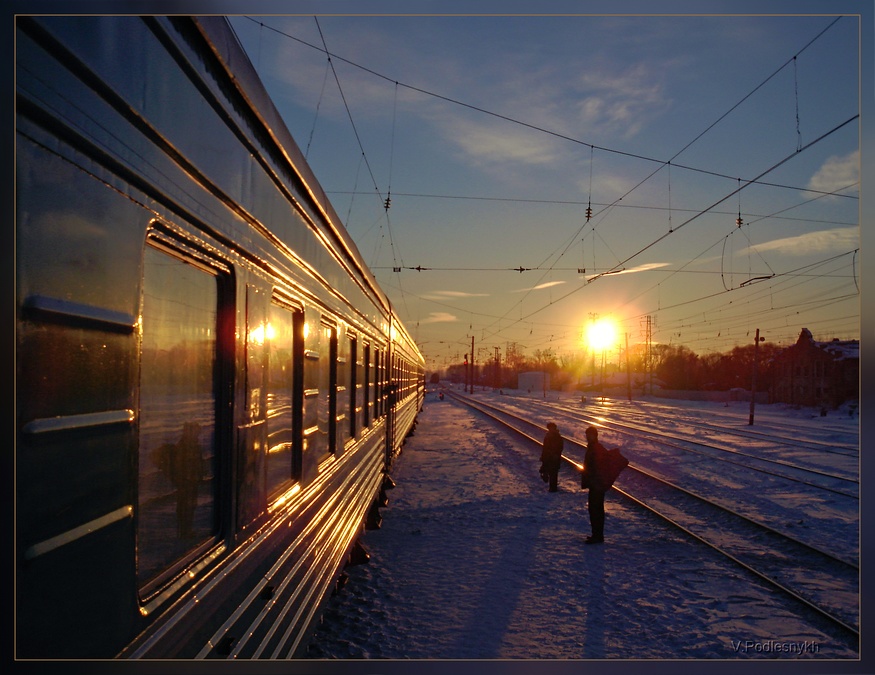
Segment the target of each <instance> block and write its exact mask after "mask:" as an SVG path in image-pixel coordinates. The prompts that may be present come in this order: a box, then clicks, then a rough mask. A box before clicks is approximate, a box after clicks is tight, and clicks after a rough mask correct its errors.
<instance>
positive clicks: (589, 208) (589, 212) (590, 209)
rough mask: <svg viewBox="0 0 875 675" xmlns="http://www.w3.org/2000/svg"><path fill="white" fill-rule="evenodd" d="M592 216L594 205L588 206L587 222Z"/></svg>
mask: <svg viewBox="0 0 875 675" xmlns="http://www.w3.org/2000/svg"><path fill="white" fill-rule="evenodd" d="M590 218H592V207H591V206H587V207H586V222H589V219H590Z"/></svg>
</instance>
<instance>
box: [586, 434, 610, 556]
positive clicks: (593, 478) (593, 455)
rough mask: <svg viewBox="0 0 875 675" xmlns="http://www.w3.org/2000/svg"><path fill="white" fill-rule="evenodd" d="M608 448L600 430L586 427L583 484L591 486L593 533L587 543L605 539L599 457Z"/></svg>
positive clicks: (602, 488)
mask: <svg viewBox="0 0 875 675" xmlns="http://www.w3.org/2000/svg"><path fill="white" fill-rule="evenodd" d="M606 452H607V450H606V449H605V446H603V445H602V444H601V443H600V442H599V430H598V429H596V428H595V427H587V429H586V454H585V455H584V456H583V478H582V479H581V486H582V487H587V488H589V499H588V502H587V510H588V511H589V524H590V527H591V528H592V534H591V535H590V536H588V537H587V538H586V543H587V544H601V543H602V542H604V540H605V492H606V490H605V489H604V487H603V485H602V484H601V481H600V478H599V457H604V456H605V453H606Z"/></svg>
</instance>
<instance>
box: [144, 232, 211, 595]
mask: <svg viewBox="0 0 875 675" xmlns="http://www.w3.org/2000/svg"><path fill="white" fill-rule="evenodd" d="M143 274H144V276H143V306H142V343H141V344H142V346H141V366H140V452H139V497H138V506H139V511H138V519H137V524H138V525H137V536H138V552H139V553H138V565H137V575H138V580H139V582H140V584H141V585H142V584H145V583H146V582H148V581H150V580H151V579H154V578H156V577H157V576H159V575H160V573H161V572H163V571H165V570H167V569H169V568H170V566H171V565H172V564H173V563H174V562H175V561H177V560H179V559H180V558H181V557H183V556H184V555H185V554H186V552H188V551H189V550H191V549H192V548H194V547H195V546H197V545H198V544H199V543H202V542H203V541H205V540H206V539H209V538H211V537H212V536H214V534H215V532H216V517H215V508H216V503H215V495H214V482H215V479H214V475H215V473H214V465H213V462H214V451H213V449H214V438H215V428H216V419H215V411H216V398H215V396H216V394H215V386H214V377H215V372H216V367H215V364H216V347H217V344H216V333H217V331H216V319H217V303H218V277H217V275H216V274H214V273H212V272H211V271H210V270H208V269H207V268H205V267H202V266H197V265H195V264H192V263H189V262H187V261H185V260H183V259H181V258H178V257H176V256H173V255H170V254H168V253H165V252H163V251H161V250H158V249H156V248H153V247H152V246H147V247H146V251H145V265H144V272H143Z"/></svg>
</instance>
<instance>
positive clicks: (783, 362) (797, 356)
mask: <svg viewBox="0 0 875 675" xmlns="http://www.w3.org/2000/svg"><path fill="white" fill-rule="evenodd" d="M772 365H773V368H772V391H771V394H772V396H771V398H772V400H773V401H775V402H779V403H792V404H795V405H803V406H822V407H829V408H837V407H838V406H840V405H841V404H842V403H844V402H845V401H847V400H849V399H851V400H853V399H857V398H859V395H860V382H859V378H860V341H859V340H839V339H838V338H836V339H834V340H832V341H831V342H817V341H815V340H814V338H813V337H812V335H811V331H810V330H808V329H807V328H803V329H802V332H801V333H800V334H799V339H798V340H796V344H795V345H793V346H792V347H787V348H786V349H784V350H783V351H781V352H779V353H778V354H777V355H775V357H774V361H773V364H772Z"/></svg>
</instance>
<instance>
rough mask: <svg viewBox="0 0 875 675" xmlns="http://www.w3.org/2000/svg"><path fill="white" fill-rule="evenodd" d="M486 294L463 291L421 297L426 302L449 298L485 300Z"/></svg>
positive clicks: (437, 292)
mask: <svg viewBox="0 0 875 675" xmlns="http://www.w3.org/2000/svg"><path fill="white" fill-rule="evenodd" d="M488 296H489V294H488V293H467V292H465V291H433V292H432V293H428V294H426V295H423V296H422V297H423V298H425V299H426V300H448V299H450V298H485V297H488Z"/></svg>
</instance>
